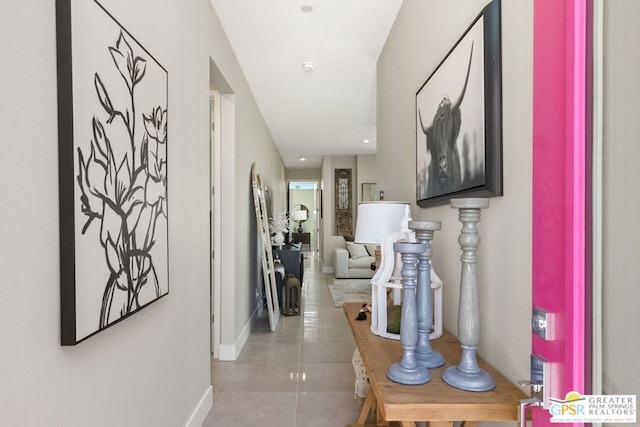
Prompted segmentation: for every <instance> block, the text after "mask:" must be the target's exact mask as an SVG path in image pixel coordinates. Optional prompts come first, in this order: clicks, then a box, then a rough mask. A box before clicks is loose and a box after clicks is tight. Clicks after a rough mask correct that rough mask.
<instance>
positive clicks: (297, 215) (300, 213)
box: [293, 209, 307, 233]
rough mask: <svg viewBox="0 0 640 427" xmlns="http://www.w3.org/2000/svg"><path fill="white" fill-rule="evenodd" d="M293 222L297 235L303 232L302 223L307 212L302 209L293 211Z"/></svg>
mask: <svg viewBox="0 0 640 427" xmlns="http://www.w3.org/2000/svg"><path fill="white" fill-rule="evenodd" d="M293 220H294V221H296V222H297V223H298V233H302V232H303V231H304V230H303V228H302V223H303V222H305V221H306V220H307V211H305V210H303V209H300V210H297V211H293Z"/></svg>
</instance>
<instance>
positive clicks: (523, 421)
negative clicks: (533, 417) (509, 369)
mask: <svg viewBox="0 0 640 427" xmlns="http://www.w3.org/2000/svg"><path fill="white" fill-rule="evenodd" d="M518 384H519V385H520V386H521V387H531V397H530V398H529V399H522V400H521V401H520V403H519V404H518V409H519V417H518V426H519V427H527V410H528V409H529V408H535V407H540V408H541V407H542V406H543V404H544V401H543V400H542V396H543V393H542V392H543V387H542V384H538V383H532V382H531V381H518Z"/></svg>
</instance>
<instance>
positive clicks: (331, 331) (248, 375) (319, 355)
mask: <svg viewBox="0 0 640 427" xmlns="http://www.w3.org/2000/svg"><path fill="white" fill-rule="evenodd" d="M328 280H333V275H330V274H329V275H325V274H323V273H321V272H320V271H319V268H318V262H317V260H316V259H315V258H314V257H313V256H309V258H307V259H305V273H304V285H303V287H302V313H301V314H300V316H290V317H286V316H281V317H280V321H279V322H278V328H277V330H276V332H270V331H269V324H268V318H267V316H266V311H264V312H263V315H262V316H260V319H258V320H257V321H256V322H255V325H254V326H253V329H252V332H251V335H250V337H249V339H248V341H247V343H246V345H245V347H244V349H243V350H242V353H241V354H240V356H239V357H238V360H237V361H235V362H220V361H217V360H213V359H212V361H211V368H212V369H211V383H212V384H213V393H214V395H213V408H212V409H211V412H210V413H209V415H208V416H207V418H206V420H205V422H204V424H203V427H239V426H242V427H246V426H259V427H276V426H277V427H342V426H345V425H346V424H349V423H351V422H353V421H354V420H355V419H356V418H357V417H358V414H359V412H360V405H359V403H358V401H357V400H356V399H354V372H353V366H352V365H351V357H352V355H353V350H354V348H355V343H354V341H353V336H352V335H351V330H350V329H349V325H348V323H347V320H346V318H345V316H344V314H343V312H342V308H336V307H334V304H333V301H332V299H331V295H330V293H329V288H328V287H327V281H328Z"/></svg>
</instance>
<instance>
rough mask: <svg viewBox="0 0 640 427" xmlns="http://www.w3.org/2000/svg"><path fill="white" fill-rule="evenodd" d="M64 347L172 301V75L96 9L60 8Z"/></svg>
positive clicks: (65, 2) (73, 1) (87, 4)
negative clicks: (169, 99) (169, 202)
mask: <svg viewBox="0 0 640 427" xmlns="http://www.w3.org/2000/svg"><path fill="white" fill-rule="evenodd" d="M56 20H57V22H56V25H57V55H58V128H59V135H58V146H59V181H60V183H59V185H60V190H59V191H60V263H61V265H60V272H61V273H60V274H61V277H60V279H61V282H60V290H61V298H60V300H61V343H62V345H75V344H77V343H79V342H81V341H83V340H85V339H87V338H89V337H91V336H93V335H95V334H97V333H99V332H100V331H102V330H104V329H106V328H108V327H110V326H112V325H114V324H115V323H117V322H119V321H121V320H122V319H125V318H127V317H129V316H131V315H132V314H134V313H136V312H138V311H139V310H141V309H142V308H144V307H146V306H148V305H149V304H151V303H153V302H154V301H157V300H158V299H160V298H162V297H163V296H165V295H167V294H168V293H169V255H168V254H169V251H168V249H169V246H168V245H169V239H168V209H167V164H168V161H167V160H168V159H167V143H168V141H167V117H168V116H167V94H168V91H167V88H168V73H167V70H166V69H165V68H164V67H163V66H162V65H160V63H159V62H158V61H157V60H156V59H155V58H154V57H153V56H152V55H151V53H150V52H149V51H147V50H146V49H145V48H144V46H143V45H142V44H141V43H140V42H139V41H138V40H137V39H136V38H135V37H134V36H133V34H132V33H130V32H129V31H128V30H127V29H126V28H124V27H123V26H122V25H121V24H120V23H119V22H118V21H117V20H116V18H115V17H114V16H113V15H111V14H110V13H109V12H108V11H107V10H106V9H105V8H104V7H103V6H102V5H101V4H100V3H99V2H98V1H94V0H58V1H57V2H56Z"/></svg>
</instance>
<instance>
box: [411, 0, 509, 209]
mask: <svg viewBox="0 0 640 427" xmlns="http://www.w3.org/2000/svg"><path fill="white" fill-rule="evenodd" d="M500 19H501V12H500V0H494V1H492V2H491V3H489V4H488V5H487V6H485V8H484V9H483V10H482V12H481V13H480V14H479V15H478V16H477V17H476V19H475V20H474V21H473V23H472V24H471V25H470V26H469V27H468V28H467V30H466V31H465V32H464V34H463V35H462V37H461V38H460V39H459V40H458V41H457V42H456V43H455V44H454V46H453V47H452V49H451V50H450V51H449V52H448V53H447V55H446V56H445V58H444V59H443V60H442V62H440V64H439V65H438V66H437V67H436V69H435V71H433V73H432V74H431V75H430V76H429V78H427V80H426V81H425V83H424V84H423V85H422V86H421V87H420V89H419V90H418V92H417V93H416V111H415V114H416V199H417V204H418V206H420V207H422V208H427V207H430V206H438V205H443V204H446V203H449V201H450V200H451V199H452V198H460V197H494V196H502V193H503V182H502V181H503V179H502V60H501V23H500Z"/></svg>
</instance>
